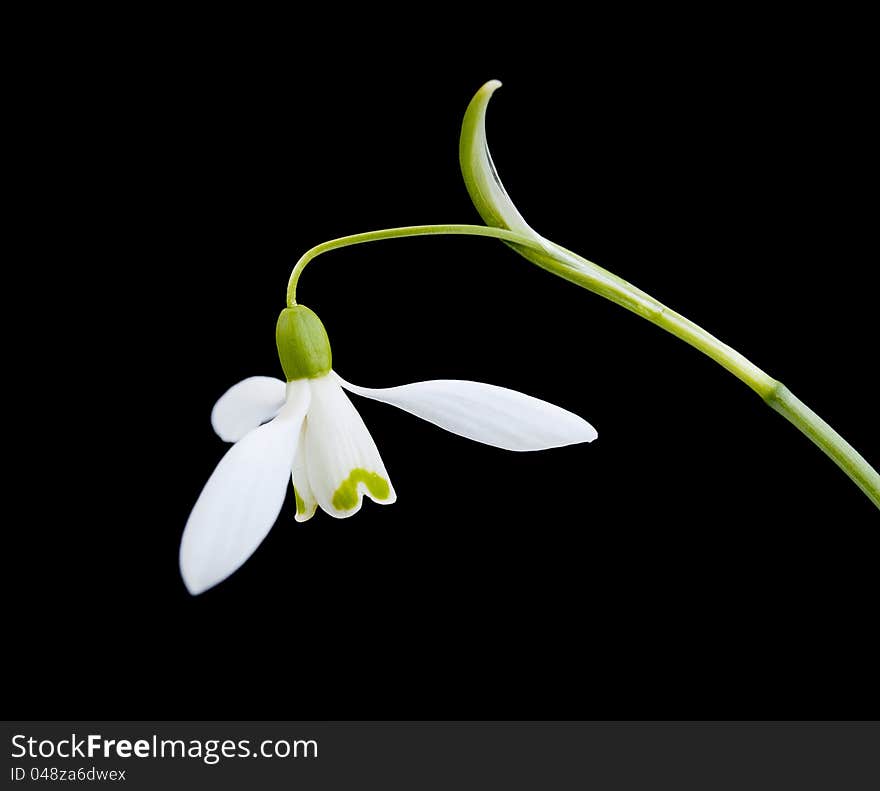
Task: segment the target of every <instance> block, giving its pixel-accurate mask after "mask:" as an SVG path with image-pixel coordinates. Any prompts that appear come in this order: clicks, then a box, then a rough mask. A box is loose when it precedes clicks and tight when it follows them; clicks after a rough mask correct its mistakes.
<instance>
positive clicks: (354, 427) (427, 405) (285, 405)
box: [180, 305, 597, 595]
mask: <svg viewBox="0 0 880 791" xmlns="http://www.w3.org/2000/svg"><path fill="white" fill-rule="evenodd" d="M276 340H277V343H278V354H279V356H280V358H281V365H282V368H283V370H284V373H285V375H286V378H287V382H286V384H285V382H282V381H281V380H279V379H272V378H270V377H266V376H254V377H251V378H250V379H245V380H244V381H242V382H239V383H238V384H237V385H234V386H233V387H232V388H230V389H229V390H228V391H227V392H226V393H225V394H224V395H223V396H222V397H221V398H220V400H219V401H218V402H217V403H216V405H215V406H214V410H213V412H212V414H211V422H212V425H213V427H214V430H215V431H216V432H217V434H218V435H219V436H220V438H221V439H223V440H225V441H227V442H232V443H235V444H234V445H233V446H232V447H231V448H230V449H229V450H228V451H227V453H226V455H225V456H224V457H223V458H222V459H221V460H220V463H219V464H218V465H217V468H216V469H215V470H214V473H213V475H211V477H210V478H209V479H208V482H207V483H206V484H205V487H204V489H203V490H202V493H201V495H200V496H199V499H198V501H197V502H196V504H195V507H194V508H193V510H192V513H191V514H190V517H189V521H188V522H187V524H186V528H185V529H184V532H183V539H182V541H181V545H180V570H181V574H182V576H183V580H184V582H185V583H186V587H187V588H188V590H189V592H190V593H191V594H193V595H196V594H199V593H202V592H203V591H205V590H206V589H208V588H210V587H212V586H213V585H216V584H217V583H218V582H221V581H222V580H224V579H226V577H228V576H229V575H230V574H232V573H233V572H234V571H235V570H236V569H238V568H239V567H240V566H241V565H242V564H243V563H244V562H245V561H246V560H247V559H248V558H249V557H250V556H251V554H252V553H253V552H254V550H256V548H257V547H258V546H259V545H260V543H261V542H262V541H263V539H264V538H265V537H266V535H267V534H268V532H269V530H270V529H271V528H272V525H273V524H274V523H275V520H276V519H277V518H278V514H279V513H280V511H281V506H282V504H283V502H284V498H285V496H286V493H287V489H288V481H289V480H290V479H291V477H292V480H293V489H294V494H295V498H296V519H297V521H299V522H304V521H306V520H307V519H311V518H312V516H314V514H315V511H316V510H317V508H318V506H320V507H321V509H322V510H323V511H325V512H326V513H328V514H330V516H333V517H337V518H344V517H348V516H352V515H353V514H356V513H357V512H358V511H359V510H360V508H361V503H362V500H363V497H364V495H367V497H369V498H370V499H371V500H373V502H376V503H379V504H381V505H389V504H390V503H393V502H394V501H395V499H396V495H395V493H394V487H393V486H392V485H391V479H390V478H389V476H388V472H387V470H386V469H385V465H384V464H383V463H382V458H381V456H380V455H379V451H378V450H377V448H376V444H375V443H374V442H373V438H372V437H371V436H370V432H369V431H368V430H367V427H366V426H365V425H364V422H363V420H362V419H361V417H360V415H359V414H358V412H357V410H356V409H355V407H354V405H353V404H352V403H351V401H350V400H349V398H348V396H347V395H346V393H345V391H346V390H348V391H349V392H351V393H355V394H357V395H359V396H363V397H365V398H372V399H375V400H376V401H382V402H384V403H386V404H391V405H393V406H396V407H398V408H399V409H402V410H404V411H405V412H409V413H410V414H413V415H415V416H416V417H420V418H422V419H423V420H427V421H429V422H430V423H433V424H435V425H437V426H439V427H440V428H444V429H446V430H447V431H451V432H452V433H453V434H459V435H461V436H463V437H468V438H469V439H473V440H476V441H477V442H483V443H485V444H487V445H494V446H495V447H498V448H505V449H507V450H516V451H526V450H544V449H547V448H556V447H561V446H563V445H571V444H574V443H578V442H592V441H593V440H594V439H595V438H596V436H597V434H596V431H595V429H594V428H593V427H592V426H591V425H590V424H589V423H587V422H586V421H585V420H583V419H582V418H580V417H578V416H577V415H574V414H572V413H571V412H567V411H566V410H564V409H561V408H560V407H558V406H554V405H553V404H548V403H547V402H546V401H541V400H539V399H537V398H532V397H531V396H527V395H524V394H522V393H518V392H516V391H514V390H508V389H506V388H503V387H495V386H493V385H488V384H481V383H479V382H466V381H458V380H451V379H445V380H444V379H441V380H435V381H429V382H416V383H414V384H409V385H403V386H401V387H389V388H385V389H378V390H375V389H371V388H367V387H357V386H356V385H352V384H349V383H348V382H346V381H345V380H343V379H342V378H341V377H339V376H338V375H337V374H336V372H335V371H333V369H332V367H331V353H330V343H329V341H328V339H327V332H326V331H325V329H324V325H323V324H322V323H321V320H320V319H319V318H318V317H317V316H316V315H315V313H313V312H312V311H311V310H309V309H308V308H306V307H304V306H302V305H296V306H294V307H291V308H286V309H285V310H284V311H282V313H281V316H280V317H279V319H278V325H277V328H276Z"/></svg>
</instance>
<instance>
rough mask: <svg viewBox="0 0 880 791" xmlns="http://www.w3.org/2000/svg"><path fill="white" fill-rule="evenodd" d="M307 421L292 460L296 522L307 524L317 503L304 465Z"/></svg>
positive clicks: (306, 420) (313, 513) (301, 430)
mask: <svg viewBox="0 0 880 791" xmlns="http://www.w3.org/2000/svg"><path fill="white" fill-rule="evenodd" d="M308 422H309V419H308V418H306V419H305V420H304V421H303V425H302V429H300V432H299V442H297V443H296V457H295V458H294V460H293V476H292V477H293V492H294V494H295V495H296V516H295V517H294V519H296V521H297V522H308V520H309V519H311V518H312V517H313V516H314V515H315V511H316V510H317V508H318V501H317V500H316V499H315V493H314V492H313V491H312V485H311V484H310V483H309V473H308V467H307V465H306V426H307V425H308Z"/></svg>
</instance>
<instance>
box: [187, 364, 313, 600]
mask: <svg viewBox="0 0 880 791" xmlns="http://www.w3.org/2000/svg"><path fill="white" fill-rule="evenodd" d="M309 391H310V388H309V384H308V382H306V381H302V382H295V383H293V384H292V385H291V386H290V387H289V388H288V398H287V403H286V404H285V405H284V407H283V408H282V410H281V412H280V413H279V414H278V416H277V417H276V418H275V419H274V420H273V421H272V422H271V423H267V424H266V425H264V426H260V427H259V428H256V429H254V430H253V431H251V432H250V433H249V434H247V436H245V437H244V438H243V439H242V440H241V441H240V442H237V443H236V444H235V445H233V446H232V447H231V448H230V449H229V450H228V451H227V452H226V455H225V456H224V457H223V458H222V459H221V460H220V463H219V464H218V465H217V468H216V469H215V470H214V473H213V474H212V475H211V477H210V478H209V479H208V482H207V483H206V484H205V488H204V489H202V493H201V494H200V495H199V499H198V501H197V502H196V504H195V507H194V508H193V510H192V513H191V514H190V515H189V521H188V522H187V523H186V528H185V529H184V531H183V539H182V540H181V542H180V573H181V575H182V576H183V581H184V582H185V583H186V587H187V588H188V589H189V592H190V593H192V594H193V595H196V594H197V593H201V592H202V591H204V590H206V589H208V588H210V587H211V586H212V585H216V584H217V583H218V582H220V581H221V580H224V579H226V577H228V576H229V575H230V574H232V572H233V571H235V570H236V569H237V568H238V567H239V566H241V564H242V563H244V562H245V561H246V560H247V559H248V558H249V557H250V556H251V554H252V553H253V551H254V550H255V549H256V548H257V547H258V546H259V545H260V543H261V542H262V540H263V539H264V538H265V537H266V534H267V533H268V532H269V530H270V529H271V527H272V525H273V524H274V523H275V520H276V519H277V518H278V512H279V511H280V510H281V505H282V503H283V502H284V495H285V494H286V493H287V482H288V480H289V479H290V469H291V465H292V464H293V457H294V454H295V452H296V442H297V438H298V437H299V432H300V427H301V426H302V421H303V418H304V417H305V414H306V410H307V409H308V406H309Z"/></svg>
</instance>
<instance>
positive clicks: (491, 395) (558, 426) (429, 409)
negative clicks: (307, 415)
mask: <svg viewBox="0 0 880 791" xmlns="http://www.w3.org/2000/svg"><path fill="white" fill-rule="evenodd" d="M332 375H333V376H335V377H336V379H337V381H338V382H339V383H340V384H341V385H342V386H343V387H344V388H345V389H346V390H350V391H351V392H352V393H357V394H358V395H361V396H364V397H365V398H372V399H374V400H376V401H383V402H385V403H386V404H391V405H392V406H396V407H398V408H400V409H402V410H403V411H404V412H409V413H410V414H412V415H415V416H416V417H420V418H422V420H427V421H428V422H429V423H433V424H434V425H435V426H439V427H440V428H444V429H446V430H447V431H451V432H452V433H453V434H459V435H461V436H462V437H467V438H468V439H473V440H476V441H477V442H484V443H485V444H486V445H494V446H495V447H496V448H504V449H505V450H518V451H521V450H546V449H547V448H559V447H562V446H563V445H574V444H575V443H578V442H592V441H593V440H594V439H596V437H597V436H598V434H597V433H596V429H594V428H593V427H592V426H591V425H590V424H589V423H587V421H586V420H584V419H583V418H581V417H578V416H577V415H575V414H574V413H572V412H569V411H567V410H565V409H562V407H558V406H554V405H553V404H549V403H547V402H546V401H541V400H540V399H539V398H533V397H532V396H527V395H525V394H523V393H518V392H517V391H516V390H508V389H507V388H506V387H496V386H495V385H487V384H482V383H481V382H466V381H463V380H460V379H435V380H432V381H430V382H415V383H413V384H411V385H401V386H400V387H386V388H382V389H373V388H370V387H357V386H356V385H353V384H349V383H348V382H346V381H344V380H343V379H342V378H341V377H340V376H339V375H338V374H336V373H335V372H334V373H333V374H332Z"/></svg>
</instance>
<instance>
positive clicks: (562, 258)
mask: <svg viewBox="0 0 880 791" xmlns="http://www.w3.org/2000/svg"><path fill="white" fill-rule="evenodd" d="M441 235H455V236H485V237H490V238H493V239H500V240H501V241H503V242H506V243H507V244H508V245H510V246H511V247H512V248H513V249H515V250H516V251H517V252H518V253H519V254H520V255H522V256H524V257H525V258H526V259H528V260H529V261H531V262H532V263H534V264H537V265H538V266H540V267H541V268H542V269H546V270H547V271H549V272H552V273H553V274H555V275H558V276H559V277H562V278H564V279H566V280H568V281H570V282H572V283H575V284H576V285H578V286H581V287H582V288H585V289H587V290H588V291H592V292H594V293H596V294H598V295H599V296H602V297H605V298H606V299H609V300H611V301H612V302H614V303H616V304H618V305H621V306H622V307H625V308H626V309H627V310H630V311H632V312H633V313H636V314H638V315H639V316H641V317H642V318H645V319H647V320H648V321H650V322H651V323H653V324H656V325H657V326H658V327H662V328H663V329H664V330H666V331H667V332H670V333H671V334H672V335H675V336H676V337H677V338H680V339H681V340H683V341H684V342H685V343H688V344H690V345H691V346H693V347H694V348H696V349H699V350H700V351H701V352H703V353H704V354H706V355H707V356H708V357H710V358H712V359H713V360H715V362H717V363H718V364H719V365H721V366H722V367H724V368H725V369H727V370H728V371H730V372H731V373H732V374H733V375H734V376H736V377H737V378H738V379H740V380H741V381H743V382H745V384H747V385H748V386H749V387H750V388H752V390H754V391H755V392H756V393H758V395H760V396H761V398H762V399H763V400H764V401H765V402H766V403H767V404H768V405H769V406H770V407H772V408H773V409H774V410H776V411H777V412H779V414H781V415H782V416H783V417H785V418H786V419H787V420H789V421H790V422H791V423H793V424H794V425H795V426H797V428H798V429H799V430H800V431H801V432H803V433H804V434H805V435H806V436H807V437H809V438H810V440H812V441H813V442H814V443H815V444H816V445H817V446H819V447H820V448H821V449H822V450H823V451H824V452H825V453H826V454H827V455H828V456H829V457H830V458H831V459H832V460H833V461H834V462H835V464H837V465H838V466H839V467H840V468H841V469H842V470H843V471H844V472H845V473H846V474H847V475H848V476H849V477H850V478H851V479H852V480H853V482H854V483H855V484H856V485H857V486H858V487H859V488H860V489H861V490H862V491H863V492H864V493H865V494H866V495H867V496H868V498H869V499H870V500H871V502H872V503H874V505H875V506H877V508H880V474H878V473H877V471H876V470H875V469H874V468H873V467H871V465H870V464H868V462H867V461H866V460H865V459H864V458H863V457H862V456H861V455H860V454H859V453H858V452H857V451H856V450H855V448H853V447H852V445H850V444H849V443H848V442H847V441H846V440H845V439H844V438H843V437H841V436H840V434H838V433H837V432H836V431H835V430H834V429H833V428H831V426H829V425H828V424H827V423H826V422H825V421H824V420H822V418H820V417H819V416H818V415H817V414H816V413H815V412H813V411H812V410H811V409H810V408H809V407H808V406H806V405H805V404H804V403H803V402H802V401H800V400H799V399H798V398H796V397H795V396H794V395H793V394H792V392H791V391H790V390H789V389H788V388H787V387H785V385H783V384H782V383H781V382H778V381H777V380H775V379H773V378H772V377H771V376H769V375H768V374H767V373H765V372H764V371H762V370H761V369H760V368H759V367H758V366H756V365H755V364H754V363H752V362H750V361H749V360H748V359H746V358H745V357H744V356H743V355H742V354H740V353H739V352H738V351H736V350H735V349H733V348H731V347H730V346H728V345H727V344H726V343H723V342H722V341H720V340H719V339H718V338H716V337H715V336H714V335H712V334H710V333H708V332H706V330H704V329H703V328H702V327H699V326H698V325H696V324H694V323H693V322H692V321H690V320H688V319H686V318H685V317H684V316H682V315H680V314H679V313H676V312H675V311H674V310H672V309H670V308H668V307H666V306H665V305H663V304H662V303H661V302H658V301H657V300H656V299H654V298H653V297H652V296H650V295H649V294H646V293H645V292H644V291H642V290H641V289H639V288H636V287H635V286H634V285H632V284H631V283H628V282H627V281H626V280H623V279H622V278H620V277H618V276H617V275H615V274H613V273H611V272H609V271H607V270H606V269H603V268H602V267H600V266H597V265H596V264H594V263H592V262H591V261H587V260H586V259H585V258H581V257H580V256H579V255H577V254H575V253H572V252H571V251H570V250H566V249H565V248H564V247H560V246H558V245H556V244H554V243H552V242H550V241H549V240H547V239H544V238H543V237H540V236H538V235H537V234H534V232H532V235H524V234H522V233H515V232H513V231H509V230H506V229H503V228H491V227H487V226H482V225H413V226H408V227H403V228H387V229H384V230H380V231H369V232H367V233H359V234H354V235H352V236H343V237H340V238H339V239H331V240H330V241H328V242H324V243H323V244H319V245H316V246H315V247H313V248H311V249H310V250H308V251H307V252H306V253H305V254H304V255H303V256H302V257H301V258H300V259H299V261H297V263H296V266H294V268H293V272H291V275H290V281H289V282H288V286H287V305H288V307H292V306H294V305H295V304H296V287H297V283H298V281H299V278H300V275H301V274H302V272H303V269H305V267H306V265H307V264H308V263H309V261H311V260H312V259H314V258H316V257H317V256H319V255H321V254H322V253H326V252H329V251H331V250H339V249H341V248H343V247H350V246H351V245H355V244H364V243H366V242H377V241H382V240H384V239H402V238H407V237H411V236H441Z"/></svg>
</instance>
